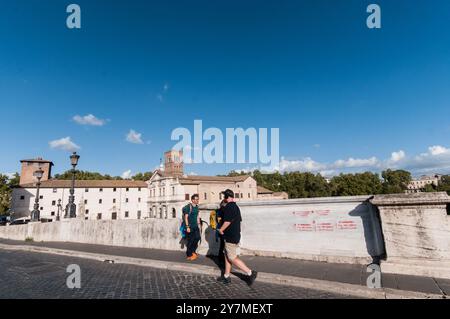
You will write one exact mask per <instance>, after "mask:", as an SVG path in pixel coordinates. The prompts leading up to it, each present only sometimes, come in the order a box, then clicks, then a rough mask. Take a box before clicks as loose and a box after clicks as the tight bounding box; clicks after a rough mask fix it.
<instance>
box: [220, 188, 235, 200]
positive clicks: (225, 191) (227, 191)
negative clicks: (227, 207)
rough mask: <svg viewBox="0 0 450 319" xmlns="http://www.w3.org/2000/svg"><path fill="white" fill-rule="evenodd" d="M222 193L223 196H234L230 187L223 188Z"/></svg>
mask: <svg viewBox="0 0 450 319" xmlns="http://www.w3.org/2000/svg"><path fill="white" fill-rule="evenodd" d="M222 194H223V195H224V196H225V198H229V197H232V198H234V192H233V191H232V190H231V189H227V190H224V191H223V192H222Z"/></svg>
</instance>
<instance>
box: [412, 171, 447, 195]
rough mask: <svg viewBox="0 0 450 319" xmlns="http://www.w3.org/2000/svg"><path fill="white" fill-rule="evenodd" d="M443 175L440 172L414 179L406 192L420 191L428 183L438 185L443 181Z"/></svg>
mask: <svg viewBox="0 0 450 319" xmlns="http://www.w3.org/2000/svg"><path fill="white" fill-rule="evenodd" d="M441 177H442V175H439V174H435V175H432V176H428V175H422V176H421V177H420V178H418V179H414V180H412V181H411V182H410V183H409V184H408V189H407V190H406V193H420V192H422V191H423V190H424V189H425V187H426V186H427V185H433V186H438V185H439V182H440V181H441Z"/></svg>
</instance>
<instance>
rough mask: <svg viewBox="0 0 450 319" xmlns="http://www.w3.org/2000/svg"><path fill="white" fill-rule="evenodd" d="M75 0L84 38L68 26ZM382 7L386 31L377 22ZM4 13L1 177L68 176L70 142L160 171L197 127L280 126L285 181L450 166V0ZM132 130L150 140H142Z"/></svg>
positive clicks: (106, 168) (153, 4)
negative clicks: (25, 173) (372, 14)
mask: <svg viewBox="0 0 450 319" xmlns="http://www.w3.org/2000/svg"><path fill="white" fill-rule="evenodd" d="M70 3H77V4H79V5H80V7H81V10H82V15H81V17H82V28H81V30H70V29H68V28H67V27H66V18H67V16H68V14H67V13H66V7H67V5H69V4H70ZM370 3H377V4H379V5H380V7H381V10H382V11H381V13H382V15H381V19H382V28H381V29H377V30H370V29H368V28H367V26H366V19H367V16H368V15H369V14H368V13H366V7H367V6H368V5H369V4H370ZM0 9H1V10H0V110H1V118H2V125H1V126H0V133H1V136H2V150H3V151H2V156H1V157H0V172H3V173H12V172H15V171H18V170H19V160H20V159H24V158H30V157H37V156H41V157H44V158H46V159H50V160H52V161H54V163H55V171H56V172H61V171H64V170H66V169H68V168H69V165H68V164H69V162H68V155H69V152H68V151H64V150H61V149H60V148H61V147H60V146H61V145H64V142H65V143H66V144H67V142H68V140H67V139H66V140H61V139H63V138H67V137H70V141H71V142H72V143H75V144H76V145H77V146H79V147H80V149H79V153H80V155H81V156H82V157H81V161H80V166H79V168H80V169H84V170H91V171H99V172H102V173H109V174H112V175H121V174H122V173H124V172H126V171H129V170H130V171H131V173H136V172H141V171H149V170H153V169H154V168H155V167H156V166H158V164H159V160H160V158H161V157H162V153H163V152H164V151H165V150H168V149H170V148H171V147H172V146H173V145H174V144H175V142H174V141H171V139H170V135H171V132H172V130H173V129H175V128H177V127H186V128H189V129H192V128H193V124H194V120H195V119H201V120H203V126H204V127H205V128H207V127H218V128H220V129H223V130H225V128H227V127H231V128H236V127H243V128H248V127H255V128H279V129H280V155H281V156H282V157H283V160H282V162H281V166H280V169H281V170H282V171H289V170H297V169H299V170H302V171H305V170H310V171H314V172H323V173H324V174H327V175H333V174H336V173H339V172H341V171H344V172H346V171H365V170H373V171H379V170H381V169H384V168H386V167H392V168H406V169H409V170H411V171H413V172H414V173H415V174H419V173H428V172H442V173H448V172H450V149H449V148H450V142H449V137H450V107H449V103H450V89H449V88H450V26H449V25H448V21H450V2H449V1H446V0H442V1H402V0H396V1H362V0H345V1H344V0H333V1H331V0H328V1H324V0H318V1H317V0H316V1H312V0H309V1H301V0H297V1H279V0H277V1H271V0H270V1H254V0H246V1H237V0H230V1H203V0H202V1H199V0H194V1H182V0H177V1H167V0H166V1H156V0H155V1H138V0H129V1H122V0H116V1H111V0H109V1H106V0H89V1H84V0H74V1H71V2H70V1H59V0H53V1H49V0H39V1H38V0H26V1H25V0H15V1H5V0H0ZM90 114H92V115H93V116H94V117H95V118H93V117H88V118H85V117H86V116H88V115H90ZM76 116H78V119H79V121H78V122H79V123H77V121H76V120H74V117H76ZM83 119H86V121H82V120H83ZM96 119H98V120H100V122H95V120H96ZM89 120H90V121H89ZM102 120H103V121H102ZM80 123H81V124H80ZM83 123H84V124H83ZM86 123H91V124H92V123H96V124H102V125H87V124H86ZM131 130H133V131H134V132H135V133H136V134H138V135H135V140H134V141H135V142H136V141H137V140H139V137H140V140H141V141H142V143H139V144H137V143H130V142H129V141H127V138H126V137H127V134H129V133H130V132H131ZM139 134H141V135H140V136H139ZM58 140H60V143H59V144H56V145H53V144H50V142H52V141H58ZM61 143H62V144H61ZM52 145H53V147H52ZM58 145H59V147H58ZM253 167H255V165H253V164H248V165H247V164H240V165H226V164H209V165H206V164H194V165H187V169H186V171H187V172H188V173H197V174H220V173H226V172H228V170H230V169H237V168H243V169H248V168H253Z"/></svg>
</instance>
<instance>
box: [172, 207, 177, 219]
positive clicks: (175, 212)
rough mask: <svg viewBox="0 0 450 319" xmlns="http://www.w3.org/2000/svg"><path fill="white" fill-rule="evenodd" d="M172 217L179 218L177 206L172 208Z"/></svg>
mask: <svg viewBox="0 0 450 319" xmlns="http://www.w3.org/2000/svg"><path fill="white" fill-rule="evenodd" d="M172 218H177V211H176V210H175V208H172Z"/></svg>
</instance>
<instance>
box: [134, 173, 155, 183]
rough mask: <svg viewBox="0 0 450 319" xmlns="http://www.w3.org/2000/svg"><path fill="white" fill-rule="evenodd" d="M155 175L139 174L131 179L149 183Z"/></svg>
mask: <svg viewBox="0 0 450 319" xmlns="http://www.w3.org/2000/svg"><path fill="white" fill-rule="evenodd" d="M152 175H153V172H145V173H137V174H136V175H134V176H133V177H132V178H131V179H133V180H135V181H144V182H146V181H148V180H149V179H150V178H151V177H152Z"/></svg>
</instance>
